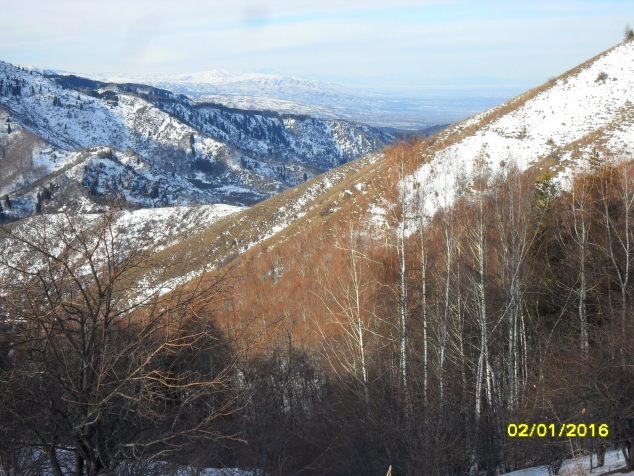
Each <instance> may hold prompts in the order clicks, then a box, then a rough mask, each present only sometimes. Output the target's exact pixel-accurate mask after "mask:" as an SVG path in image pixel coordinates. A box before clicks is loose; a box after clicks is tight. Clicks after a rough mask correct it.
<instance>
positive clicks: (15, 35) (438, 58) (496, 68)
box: [0, 0, 634, 93]
mask: <svg viewBox="0 0 634 476" xmlns="http://www.w3.org/2000/svg"><path fill="white" fill-rule="evenodd" d="M628 22H631V23H632V24H634V1H632V0H627V1H618V0H614V1H609V0H608V1H606V0H604V1H590V0H587V1H556V2H553V1H541V0H532V1H458V0H456V1H442V0H438V1H432V0H430V1H413V0H392V1H383V0H338V1H335V0H322V1H320V2H306V1H301V0H280V1H263V0H232V1H193V0H169V1H167V0H108V1H104V0H100V1H94V0H20V1H15V0H0V59H2V60H4V61H9V62H11V63H14V64H20V65H33V66H38V67H41V68H54V69H63V70H68V71H74V72H84V73H92V72H106V71H108V72H120V73H128V74H133V73H147V72H165V73H186V72H197V71H206V70H211V69H227V70H229V71H262V70H272V71H276V72H280V73H283V74H286V75H295V76H300V77H307V78H315V79H322V80H328V81H332V82H335V83H339V84H342V85H348V86H355V87H360V88H371V89H382V90H387V89H391V90H394V89H398V90H404V91H408V92H411V93H419V92H421V91H423V92H424V91H429V90H433V89H436V88H442V89H449V90H452V89H454V90H458V91H459V90H461V89H462V88H467V89H470V90H477V89H483V90H484V89H486V90H494V91H497V90H499V91H502V90H507V91H511V90H513V91H518V92H519V91H521V90H523V89H526V88H527V87H530V86H534V85H537V84H540V83H542V82H543V81H545V80H546V79H547V78H548V77H549V76H552V75H556V74H559V73H561V72H563V71H565V70H567V69H569V68H571V67H573V66H575V65H576V64H578V63H580V62H582V61H584V60H586V59H588V58H590V57H592V56H594V55H595V54H598V53H600V52H601V51H603V50H605V49H606V48H608V47H610V46H612V45H614V44H616V43H618V42H619V41H620V40H621V38H622V32H623V29H624V27H625V24H626V23H628Z"/></svg>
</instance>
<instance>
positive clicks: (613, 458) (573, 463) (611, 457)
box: [506, 450, 634, 476]
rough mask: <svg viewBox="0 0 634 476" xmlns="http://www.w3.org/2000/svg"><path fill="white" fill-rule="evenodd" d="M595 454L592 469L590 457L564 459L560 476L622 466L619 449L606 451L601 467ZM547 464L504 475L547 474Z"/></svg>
mask: <svg viewBox="0 0 634 476" xmlns="http://www.w3.org/2000/svg"><path fill="white" fill-rule="evenodd" d="M596 465H597V455H596V454H595V455H592V470H591V469H590V457H589V456H582V457H579V458H576V459H573V460H566V461H565V462H564V464H563V465H562V467H561V469H560V470H559V474H560V475H561V476H590V475H599V474H603V473H607V472H609V471H614V470H615V469H619V468H624V467H625V461H624V460H623V453H621V450H613V451H608V452H606V454H605V464H604V465H603V467H601V468H597V467H596ZM550 474H551V473H549V472H548V467H547V466H538V467H535V468H528V469H521V470H519V471H513V472H511V473H506V476H549V475H550ZM618 474H620V475H634V471H632V472H629V473H618Z"/></svg>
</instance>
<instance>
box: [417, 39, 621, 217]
mask: <svg viewBox="0 0 634 476" xmlns="http://www.w3.org/2000/svg"><path fill="white" fill-rule="evenodd" d="M633 103H634V42H627V43H623V44H621V45H618V46H616V47H614V48H612V49H611V50H608V51H607V52H605V53H603V54H601V55H599V56H598V57H596V58H594V59H593V60H590V61H588V62H587V63H585V64H583V65H581V66H579V67H577V68H575V69H573V70H571V71H569V72H568V73H566V74H564V75H562V76H560V77H559V78H557V79H555V80H553V81H552V82H551V83H549V84H547V85H544V86H542V87H541V88H537V89H536V90H533V91H529V92H527V93H525V94H524V95H522V96H519V97H517V98H515V99H513V100H511V101H509V102H507V103H505V104H502V105H501V106H498V107H497V108H494V109H491V110H489V111H486V112H483V113H481V114H478V115H476V116H474V117H472V118H470V119H468V120H466V121H463V122H461V123H459V124H456V125H455V126H452V127H450V128H448V129H446V130H444V131H443V132H442V133H440V134H439V136H438V139H437V141H436V143H437V144H443V142H444V143H446V144H448V145H447V146H445V147H442V146H440V147H435V148H433V149H431V151H430V152H428V154H429V157H428V159H429V162H428V163H426V164H425V165H423V166H422V167H421V168H420V169H419V170H418V172H417V173H416V174H415V175H414V177H412V179H413V180H416V181H418V182H421V183H422V182H424V181H427V183H429V184H430V186H429V187H428V190H429V197H430V200H429V203H428V205H429V207H430V208H433V207H434V206H435V205H434V204H435V203H438V201H437V199H436V198H432V197H433V195H434V193H435V192H438V193H439V194H440V196H441V199H440V200H441V201H442V196H445V197H450V196H452V195H453V178H454V177H455V174H456V173H457V171H463V172H464V173H466V174H468V173H470V171H471V170H472V168H473V162H474V159H475V158H476V156H477V155H478V154H479V153H480V152H483V153H484V154H486V157H487V162H488V165H489V167H490V168H491V169H493V170H496V169H498V168H499V167H501V166H502V165H503V164H504V163H505V162H508V161H509V160H513V161H515V162H516V163H517V164H518V165H519V166H520V167H521V168H522V169H526V168H528V167H530V166H532V167H537V168H538V169H541V170H544V171H545V170H547V169H549V170H550V171H551V172H553V173H555V174H557V173H559V172H563V171H565V170H567V169H570V168H574V167H578V166H579V165H582V164H583V163H584V160H587V159H588V158H589V156H590V154H591V153H592V151H593V149H595V148H597V147H601V146H604V147H607V148H608V149H611V150H613V151H619V150H628V149H630V148H631V146H632V144H633V140H634V104H633ZM447 163H451V168H452V169H453V172H451V173H450V174H449V176H447V174H445V176H444V177H439V176H438V174H436V175H435V178H434V175H433V174H431V173H430V171H432V170H435V171H436V172H438V171H439V170H442V169H443V166H442V164H447ZM430 178H431V180H430Z"/></svg>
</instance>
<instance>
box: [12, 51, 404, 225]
mask: <svg viewBox="0 0 634 476" xmlns="http://www.w3.org/2000/svg"><path fill="white" fill-rule="evenodd" d="M0 121H1V124H2V127H1V128H0V144H1V146H2V150H3V157H2V159H0V160H1V161H2V162H0V196H3V197H4V208H5V213H8V214H10V215H12V216H16V217H19V216H24V215H26V214H28V213H29V212H32V211H34V210H36V209H39V208H42V207H44V209H46V207H47V203H46V202H47V200H49V199H50V196H52V195H54V194H56V193H57V190H60V189H63V190H64V193H63V195H64V197H65V198H66V199H67V200H68V199H69V198H70V197H76V200H74V201H73V205H72V207H73V208H75V209H77V210H79V209H82V210H89V209H90V208H91V207H93V208H94V205H95V204H96V205H99V203H100V201H101V202H103V201H104V200H106V199H108V197H110V198H112V197H113V196H115V195H116V194H118V193H123V196H124V197H123V198H125V200H127V201H128V202H132V203H135V204H138V205H140V206H145V207H148V206H149V207H160V206H167V205H181V206H185V205H195V204H201V203H222V202H226V203H238V204H252V203H255V202H257V201H259V200H262V199H264V198H267V197H270V196H272V195H274V194H276V193H278V192H280V191H282V190H285V189H287V188H289V187H291V186H294V185H297V184H298V183H301V182H303V181H306V180H308V179H309V178H311V177H313V176H315V175H317V174H319V173H321V172H323V171H325V170H328V169H330V168H333V167H336V166H337V165H340V164H342V163H345V162H348V161H350V160H352V159H355V158H357V157H360V156H362V155H364V154H367V153H370V152H373V151H375V150H377V149H379V148H381V147H383V146H384V145H386V144H387V143H389V141H391V139H392V138H391V136H389V135H388V134H386V133H384V132H382V131H380V130H378V129H374V128H371V127H367V126H364V125H361V124H355V123H349V122H346V121H341V120H319V119H314V118H311V117H307V116H296V115H282V114H278V113H273V112H269V111H266V112H263V111H245V110H237V109H231V108H227V107H224V106H221V105H216V104H208V103H195V102H194V101H192V100H191V99H189V98H187V97H185V96H182V95H177V94H174V93H172V92H170V91H166V90H161V89H157V88H153V87H150V86H144V85H139V84H110V83H104V82H99V81H93V80H89V79H86V78H80V77H76V76H72V75H59V74H48V75H46V74H43V73H41V72H38V71H36V70H33V69H30V70H29V69H24V68H19V67H16V66H13V65H10V64H7V63H0ZM72 184H75V185H74V186H73V185H72ZM72 190H75V191H77V190H84V191H86V192H87V195H82V193H83V192H82V193H75V192H73V191H72ZM82 197H83V198H82ZM38 203H40V205H38ZM91 204H92V205H91ZM56 206H57V205H56Z"/></svg>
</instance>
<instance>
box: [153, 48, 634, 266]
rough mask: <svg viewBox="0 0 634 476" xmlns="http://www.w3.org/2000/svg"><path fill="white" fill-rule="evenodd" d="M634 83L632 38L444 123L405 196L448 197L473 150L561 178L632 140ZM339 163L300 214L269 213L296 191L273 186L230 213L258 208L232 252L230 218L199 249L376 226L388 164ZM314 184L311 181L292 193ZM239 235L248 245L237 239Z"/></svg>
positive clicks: (289, 205) (287, 206)
mask: <svg viewBox="0 0 634 476" xmlns="http://www.w3.org/2000/svg"><path fill="white" fill-rule="evenodd" d="M606 75H607V78H606V77H605V76H606ZM633 86H634V43H631V42H628V43H624V44H621V45H618V46H616V47H614V48H612V49H611V50H608V51H606V52H605V53H602V54H600V55H598V56H597V57H595V58H593V59H591V60H589V61H588V62H586V63H584V64H582V65H580V66H578V67H577V68H575V69H573V70H571V71H569V72H567V73H564V74H562V75H561V76H560V77H558V78H556V79H555V80H554V81H551V82H548V83H546V84H544V85H543V86H541V87H539V88H536V89H534V90H531V91H528V92H527V93H525V94H523V95H521V96H518V97H517V98H514V99H512V100H510V101H508V102H507V103H505V104H502V105H500V106H498V107H496V108H493V109H491V110H489V111H486V112H483V113H481V114H478V115H476V116H474V117H472V118H469V119H467V120H465V121H463V122H461V123H458V124H455V125H453V126H450V127H448V128H447V129H445V130H443V131H441V132H439V133H438V134H436V135H435V136H432V137H430V138H428V139H426V140H424V141H423V142H421V143H419V144H418V145H416V146H415V148H413V149H412V154H410V158H409V159H408V164H407V170H408V171H409V174H408V175H407V176H406V177H405V179H404V183H405V184H407V188H408V190H410V192H408V194H409V198H408V200H413V199H414V190H415V189H417V188H418V187H419V186H420V185H421V184H422V183H423V182H424V183H425V189H426V206H427V212H428V213H429V214H433V212H434V210H436V209H437V208H438V207H439V206H440V204H441V203H445V204H449V203H450V201H451V197H452V196H453V192H454V186H455V181H456V179H457V175H458V174H462V175H468V174H469V173H470V172H471V170H472V166H473V161H474V159H475V158H476V157H477V156H478V154H480V153H483V154H485V155H486V157H487V158H486V161H487V162H488V166H489V167H490V168H491V169H492V170H493V171H495V170H497V169H499V168H500V167H502V166H503V165H504V163H508V162H509V161H512V162H515V163H516V164H517V165H518V167H520V169H526V168H529V167H531V168H536V169H538V170H541V171H542V172H543V173H546V172H548V173H550V174H554V175H557V174H559V173H563V175H561V176H562V177H564V176H565V175H566V172H567V171H569V170H570V169H571V168H574V167H577V166H582V165H583V164H584V163H585V161H587V159H589V157H590V155H591V154H592V151H593V150H594V149H595V148H597V147H609V148H612V149H618V148H623V147H629V145H630V144H631V143H632V139H634V106H633V104H632V103H633V102H634V96H633V93H632V91H633V90H634V89H633V88H632V87H633ZM351 165H352V164H351ZM447 165H449V166H450V167H447ZM339 170H341V174H343V177H342V179H340V180H338V185H337V186H334V187H332V188H330V187H328V188H324V189H320V190H323V191H321V192H320V193H317V194H316V195H314V194H313V195H311V197H312V198H311V199H312V202H309V204H307V205H302V206H303V207H304V209H305V210H306V212H305V213H303V214H302V216H301V217H298V218H297V219H285V220H275V219H273V217H274V216H277V215H279V214H280V213H281V211H283V210H289V212H288V215H287V216H288V217H289V218H290V217H293V216H294V214H295V212H294V210H295V209H296V205H295V202H296V201H297V199H298V198H297V196H296V195H295V193H293V194H290V195H289V194H284V195H280V196H278V197H275V199H273V200H274V201H271V202H270V205H269V202H268V201H265V202H262V203H261V204H259V205H258V206H256V207H254V208H253V209H251V210H249V211H248V212H243V214H240V215H237V216H236V217H235V218H234V220H239V221H243V222H244V223H250V222H252V221H253V220H254V218H253V217H254V216H256V215H257V216H262V217H263V218H262V220H263V221H262V223H261V224H260V225H259V226H258V227H254V228H251V229H250V231H244V232H243V233H244V234H243V235H241V237H240V239H239V240H238V242H237V243H236V246H234V247H233V251H231V252H229V251H228V249H227V248H224V247H222V246H220V247H219V246H218V245H215V244H214V243H216V241H217V240H218V239H219V236H221V235H222V233H223V226H235V225H234V224H232V225H228V224H227V225H222V224H220V225H218V226H217V227H215V228H214V230H213V231H212V230H210V231H209V232H203V233H201V234H200V235H199V236H196V237H192V238H191V240H194V242H195V243H196V248H197V249H199V250H204V252H205V257H206V263H208V265H209V263H212V264H213V263H215V265H219V264H222V263H226V261H227V259H228V258H231V259H233V258H235V257H236V256H237V255H238V253H241V252H244V251H246V250H247V249H249V248H251V247H253V245H254V244H257V243H261V242H262V243H264V246H265V248H266V249H271V247H276V246H280V247H284V242H285V241H286V237H288V236H289V235H292V234H293V233H300V234H302V235H304V234H305V235H307V236H318V235H319V234H320V233H323V232H325V231H326V230H328V229H329V228H330V227H331V226H334V225H333V223H339V226H340V225H342V223H345V222H347V221H349V220H350V219H351V217H357V218H360V219H361V220H362V221H365V222H366V223H368V224H369V226H370V228H371V229H372V228H374V229H377V230H378V229H381V228H383V227H384V226H385V224H386V220H385V217H386V214H388V213H389V211H390V209H391V208H392V207H393V206H394V201H393V200H394V196H393V193H394V192H393V191H392V190H393V187H394V183H396V182H397V181H398V177H397V176H394V175H393V174H394V170H393V169H392V170H391V171H390V164H388V162H387V161H386V160H385V159H382V160H378V161H373V162H372V164H367V163H364V162H363V161H361V162H359V163H358V165H357V166H356V167H355V168H354V169H350V168H349V167H344V168H342V169H335V170H334V171H332V172H331V173H336V172H337V171H339ZM443 170H445V171H446V172H445V173H444V175H443V173H442V171H443ZM324 177H325V178H326V177H327V175H326V176H324ZM318 183H319V182H317V181H315V182H313V181H309V182H308V183H307V184H304V185H302V186H301V187H300V188H298V189H297V192H296V193H301V191H302V190H306V189H307V187H311V186H316V185H317V184H318ZM417 183H418V185H417ZM312 184H314V185H312ZM390 196H391V197H392V198H389V197H390ZM273 203H274V204H275V205H274V206H273ZM291 211H293V212H291ZM267 217H268V218H267ZM368 220H369V221H368ZM267 222H268V223H269V225H268V227H267V225H265V223H267ZM232 223H235V222H232ZM258 223H260V222H258ZM227 230H228V228H227ZM291 230H292V231H291ZM386 231H387V230H386ZM221 241H222V240H221ZM223 243H224V241H223ZM239 243H249V245H248V246H244V245H242V246H238V244H239ZM179 247H180V245H179V246H177V247H175V248H174V249H172V250H170V249H166V250H165V251H164V253H167V254H171V253H173V255H172V257H171V258H170V259H174V260H178V258H177V256H178V254H179V253H180V251H179ZM258 250H259V251H256V250H253V251H252V252H250V253H251V254H250V253H247V256H252V253H255V254H256V255H257V254H258V253H262V248H258ZM245 259H247V260H248V259H250V258H248V257H246V256H245ZM215 265H214V266H215ZM315 266H316V265H315ZM183 271H185V270H183ZM188 271H190V270H189V269H188Z"/></svg>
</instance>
